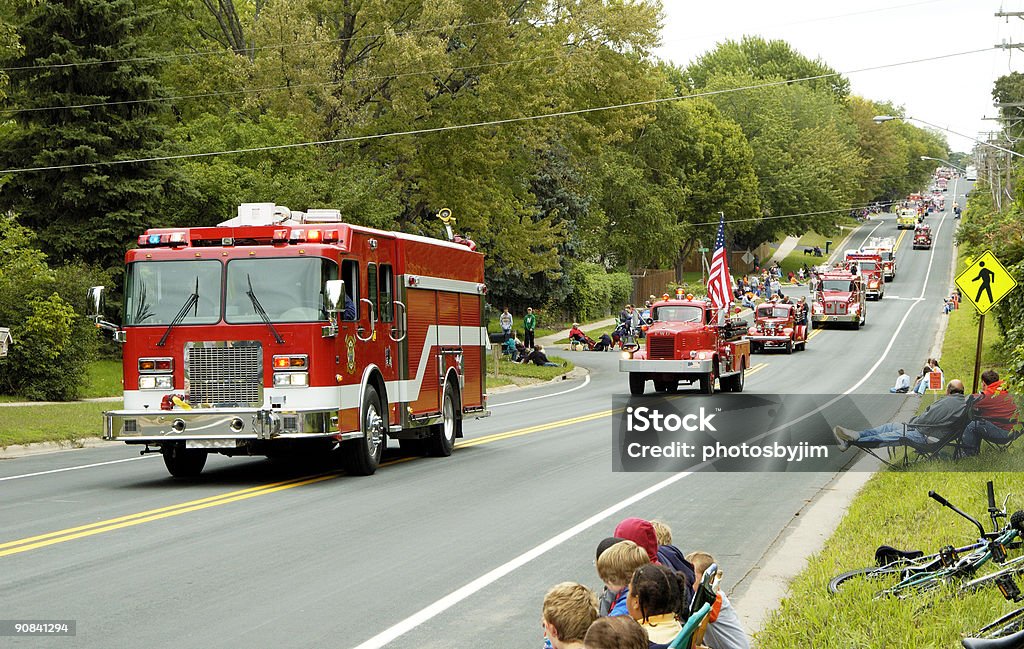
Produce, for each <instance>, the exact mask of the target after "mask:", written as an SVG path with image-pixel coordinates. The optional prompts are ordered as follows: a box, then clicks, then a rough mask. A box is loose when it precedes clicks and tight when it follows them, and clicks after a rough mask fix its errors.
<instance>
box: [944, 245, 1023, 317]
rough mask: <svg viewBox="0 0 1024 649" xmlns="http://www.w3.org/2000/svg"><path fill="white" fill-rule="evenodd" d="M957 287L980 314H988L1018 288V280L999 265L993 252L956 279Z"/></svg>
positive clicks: (989, 252)
mask: <svg viewBox="0 0 1024 649" xmlns="http://www.w3.org/2000/svg"><path fill="white" fill-rule="evenodd" d="M956 285H957V287H958V288H959V289H960V294H961V295H963V296H964V297H965V298H967V300H968V301H969V302H971V304H973V305H974V308H976V309H977V310H978V312H979V313H988V311H989V309H991V308H992V307H994V306H995V305H996V304H997V303H998V302H999V300H1001V299H1003V298H1004V297H1006V295H1007V294H1008V293H1009V292H1010V291H1012V290H1013V288H1014V287H1015V286H1017V280H1015V279H1013V276H1012V275H1010V273H1009V272H1008V271H1007V270H1006V269H1005V268H1004V267H1003V265H1002V264H1000V263H999V260H998V259H996V258H995V255H993V254H992V251H990V250H986V251H985V254H983V255H981V256H980V257H978V258H977V259H975V260H974V263H972V264H971V265H970V266H968V267H967V270H965V271H964V272H962V273H960V275H958V276H957V278H956Z"/></svg>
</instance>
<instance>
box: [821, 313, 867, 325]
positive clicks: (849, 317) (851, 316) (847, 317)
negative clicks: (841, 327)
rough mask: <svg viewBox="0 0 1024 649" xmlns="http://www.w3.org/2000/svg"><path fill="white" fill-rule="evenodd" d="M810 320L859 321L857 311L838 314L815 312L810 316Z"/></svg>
mask: <svg viewBox="0 0 1024 649" xmlns="http://www.w3.org/2000/svg"><path fill="white" fill-rule="evenodd" d="M811 321H812V322H815V323H824V322H859V321H860V314H859V313H843V314H839V315H826V314H824V313H816V314H814V315H813V316H811Z"/></svg>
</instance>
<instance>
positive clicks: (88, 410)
mask: <svg viewBox="0 0 1024 649" xmlns="http://www.w3.org/2000/svg"><path fill="white" fill-rule="evenodd" d="M116 405H117V404H114V403H102V402H99V403H97V402H74V403H61V404H56V405H45V406H43V405H40V406H6V407H2V408H0V447H5V446H10V445H12V444H30V443H32V442H72V441H74V440H77V439H82V438H84V437H99V436H100V434H102V432H103V417H102V414H101V413H102V412H103V411H104V410H110V409H111V408H112V407H116Z"/></svg>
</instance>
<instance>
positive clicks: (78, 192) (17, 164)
mask: <svg viewBox="0 0 1024 649" xmlns="http://www.w3.org/2000/svg"><path fill="white" fill-rule="evenodd" d="M151 17H152V13H151V11H150V10H149V9H147V8H146V7H145V6H142V7H139V6H137V5H136V4H135V3H134V2H131V0H67V1H65V2H60V1H58V0H39V1H38V2H36V3H19V4H17V5H15V12H14V16H13V22H14V24H15V25H16V26H17V29H18V34H19V36H20V39H21V44H22V46H23V50H22V51H20V52H17V53H14V54H12V53H11V52H10V51H8V52H7V55H6V57H5V58H4V62H5V65H7V66H11V67H22V68H27V69H19V70H12V71H11V72H10V96H9V98H8V104H7V105H9V106H11V107H13V108H15V109H17V111H18V112H16V113H14V125H13V127H11V128H8V129H5V130H4V131H3V133H2V134H0V166H2V167H3V168H6V169H17V168H30V167H51V166H60V165H74V164H91V163H98V162H105V161H112V160H128V159H136V158H148V157H152V156H156V155H159V154H160V153H161V152H162V149H161V148H160V147H161V143H162V141H163V140H164V137H165V128H164V125H163V124H162V122H161V112H162V111H161V109H160V108H159V104H154V103H133V102H137V101H138V100H143V101H145V100H148V99H153V98H156V97H159V96H160V94H161V92H162V91H161V88H160V86H159V84H158V83H157V81H156V79H155V78H154V76H153V74H154V72H155V63H154V62H153V61H152V60H146V59H144V58H140V57H144V56H145V54H146V50H145V48H144V47H143V42H142V41H141V37H140V36H139V34H140V33H145V31H146V29H147V26H148V25H149V23H150V20H151ZM113 60H116V61H118V62H117V63H116V64H115V63H104V61H113ZM57 66H59V67H57ZM117 102H124V103H117ZM95 103H103V104H104V105H102V106H94V107H74V106H81V105H83V104H95ZM170 179H171V171H170V168H169V167H168V166H166V165H165V164H162V163H159V162H146V163H130V164H123V165H113V166H94V167H93V166H87V167H79V168H75V169H51V170H43V171H31V172H28V171H26V172H17V173H13V174H10V175H8V181H7V183H6V184H5V185H4V187H3V192H2V193H0V209H4V210H13V211H15V212H17V213H18V214H19V218H20V219H21V221H22V223H24V224H25V225H27V226H29V227H30V228H32V229H33V230H35V231H36V233H37V234H39V241H40V245H41V246H42V247H43V249H44V250H45V251H47V252H48V253H49V254H50V255H51V256H52V257H53V258H54V259H55V260H57V261H60V262H65V261H70V260H73V259H82V260H85V261H88V262H99V263H103V264H107V265H111V264H115V263H117V262H118V260H119V259H120V258H121V257H122V255H123V254H124V250H125V247H126V246H127V245H128V244H129V242H130V241H131V240H132V239H133V238H134V237H135V236H137V235H138V234H139V233H140V232H141V230H142V229H143V228H144V227H145V226H146V225H147V224H152V223H154V222H155V221H157V220H158V219H159V218H160V217H159V216H158V213H159V208H160V199H161V197H162V196H163V195H164V191H165V188H166V187H167V185H168V183H169V182H170Z"/></svg>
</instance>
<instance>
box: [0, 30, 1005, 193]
mask: <svg viewBox="0 0 1024 649" xmlns="http://www.w3.org/2000/svg"><path fill="white" fill-rule="evenodd" d="M991 50H992V48H984V49H977V50H968V51H965V52H956V53H953V54H942V55H938V56H931V57H926V58H921V59H914V60H910V61H902V62H898V63H886V64H882V65H875V66H871V67H866V68H859V69H856V70H850V71H848V72H845V73H844V72H828V73H823V74H817V75H813V76H809V77H802V78H799V79H781V80H778V81H768V82H764V83H760V84H753V85H749V86H741V87H738V88H725V89H721V90H711V91H707V92H702V93H695V94H689V95H680V96H672V97H659V98H655V99H644V100H640V101H633V102H625V103H621V104H612V105H608V106H595V107H592V108H579V109H575V110H563V111H556V112H553V113H542V114H538V115H524V116H520V117H507V118H504V119H493V120H486V121H481V122H472V123H469V124H452V125H449V126H434V127H427V128H419V129H411V130H407V131H393V132H391V133H376V134H371V135H355V136H351V137H343V138H334V139H330V140H316V141H312V142H294V143H290V144H273V145H266V146H259V147H248V148H244V149H230V150H225V151H206V152H202V153H181V154H176V155H166V156H151V157H147V158H133V159H127V160H106V161H99V162H80V163H75V164H66V165H49V166H44V167H23V168H20V169H2V170H0V174H13V173H23V172H30V171H55V170H60V169H78V168H83V167H100V166H113V165H124V164H137V163H143V162H163V161H168V160H188V159H197V158H209V157H214V156H219V155H234V154H238V153H258V152H261V151H278V150H283V149H296V148H304V147H310V146H324V145H328V144H345V143H350V142H365V141H369V140H382V139H385V138H393V137H403V136H408V135H426V134H429V133H440V132H445V131H461V130H466V129H471V128H479V127H485V126H501V125H505V124H515V123H522V122H531V121H538V120H542V119H552V118H556V117H568V116H571V115H585V114H589V113H597V112H603V111H607V110H617V109H622V108H636V107H639V106H651V105H657V104H662V103H666V102H673V101H681V100H685V99H695V98H699V97H711V96H715V95H723V94H729V93H733V92H742V91H746V90H758V89H761V88H771V87H777V86H785V85H789V84H793V83H801V82H805V81H815V80H818V79H826V78H829V77H835V76H840V75H842V74H857V73H861V72H869V71H874V70H883V69H887V68H894V67H899V66H904V65H913V64H916V63H925V62H928V61H937V60H941V59H948V58H953V57H957V56H965V55H968V54H978V53H980V52H989V51H991ZM951 132H952V131H951Z"/></svg>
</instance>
